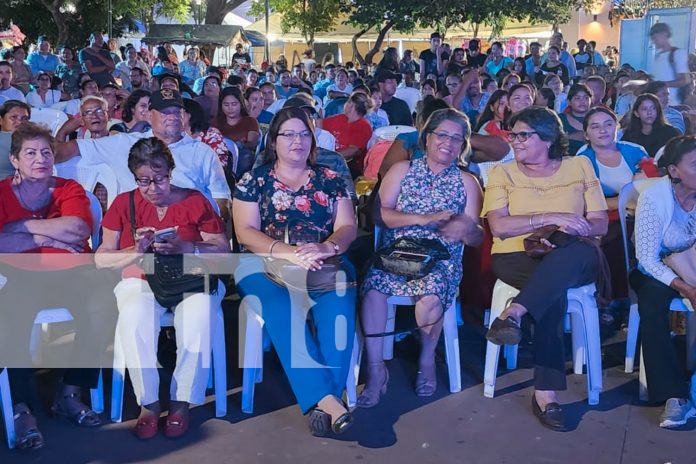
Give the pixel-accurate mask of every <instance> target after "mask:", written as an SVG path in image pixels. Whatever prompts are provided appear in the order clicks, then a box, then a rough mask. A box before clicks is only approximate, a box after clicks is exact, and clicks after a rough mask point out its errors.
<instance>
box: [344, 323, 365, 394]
mask: <svg viewBox="0 0 696 464" xmlns="http://www.w3.org/2000/svg"><path fill="white" fill-rule="evenodd" d="M359 332H360V328H357V327H356V329H355V335H354V336H353V352H352V354H351V356H350V369H348V378H347V379H346V403H348V407H349V408H353V407H355V405H356V403H357V401H358V393H357V388H358V378H359V376H360V361H361V358H362V337H361V336H360V335H359Z"/></svg>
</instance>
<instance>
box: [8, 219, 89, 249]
mask: <svg viewBox="0 0 696 464" xmlns="http://www.w3.org/2000/svg"><path fill="white" fill-rule="evenodd" d="M3 232H7V233H12V232H14V233H21V234H28V235H42V236H45V237H49V238H52V239H55V240H59V241H61V242H65V243H73V244H78V243H81V242H83V241H85V240H87V238H88V237H89V234H90V230H89V225H88V224H87V223H86V222H85V221H84V219H82V218H79V217H77V216H62V217H58V218H54V219H22V220H19V221H15V222H10V223H8V224H5V226H4V227H3Z"/></svg>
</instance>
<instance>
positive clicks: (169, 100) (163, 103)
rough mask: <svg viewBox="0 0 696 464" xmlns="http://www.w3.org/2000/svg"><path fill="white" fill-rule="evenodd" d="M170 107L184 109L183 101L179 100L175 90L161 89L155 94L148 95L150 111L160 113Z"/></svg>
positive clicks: (179, 97)
mask: <svg viewBox="0 0 696 464" xmlns="http://www.w3.org/2000/svg"><path fill="white" fill-rule="evenodd" d="M170 106H176V107H179V108H183V107H184V101H183V100H182V99H181V94H180V93H179V92H177V91H176V90H172V89H162V90H158V91H157V92H153V93H152V95H150V109H151V110H155V111H162V110H163V109H165V108H169V107H170Z"/></svg>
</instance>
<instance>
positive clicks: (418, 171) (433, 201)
mask: <svg viewBox="0 0 696 464" xmlns="http://www.w3.org/2000/svg"><path fill="white" fill-rule="evenodd" d="M465 207H466V188H465V187H464V182H463V181H462V176H461V171H460V170H459V168H458V167H457V165H456V163H453V164H452V165H451V166H449V167H448V168H446V169H445V170H443V171H442V172H440V173H439V174H435V173H433V172H432V171H431V170H430V168H429V167H428V164H427V162H426V159H425V158H420V159H416V160H413V161H412V162H411V167H410V168H409V170H408V172H407V173H406V176H405V177H404V179H403V181H402V182H401V191H400V192H399V196H398V198H397V201H396V210H397V211H400V212H403V213H408V214H430V213H436V212H439V211H445V210H449V211H453V212H454V213H455V214H461V213H463V212H464V208H465ZM399 237H416V238H431V239H438V240H440V241H441V242H442V243H443V244H444V245H445V246H446V247H447V250H448V251H449V253H450V259H448V260H442V261H438V262H437V264H436V265H435V267H434V268H433V270H432V271H431V272H430V273H429V274H428V275H427V276H425V277H423V278H422V279H413V280H408V279H407V278H406V277H404V276H399V275H395V274H391V273H389V272H385V271H382V270H380V269H377V268H376V267H375V266H371V267H370V269H369V271H368V273H367V276H366V277H365V280H364V281H363V284H362V288H361V293H362V294H363V295H364V294H366V293H367V292H368V291H369V290H377V291H378V292H380V293H383V294H385V295H398V296H422V295H437V296H438V297H439V298H440V302H441V303H442V306H443V308H445V309H447V308H448V307H449V306H450V304H452V302H453V301H454V298H455V297H456V294H457V288H458V286H459V282H460V281H461V279H462V274H463V271H462V255H463V253H464V245H463V244H462V242H450V241H448V240H446V239H445V238H444V237H443V236H442V234H440V232H439V231H438V230H437V228H436V227H434V226H407V227H400V228H398V229H386V230H384V231H383V233H382V237H381V240H380V242H381V243H380V244H379V246H380V247H382V246H385V245H388V244H390V243H393V242H394V241H396V239H398V238H399Z"/></svg>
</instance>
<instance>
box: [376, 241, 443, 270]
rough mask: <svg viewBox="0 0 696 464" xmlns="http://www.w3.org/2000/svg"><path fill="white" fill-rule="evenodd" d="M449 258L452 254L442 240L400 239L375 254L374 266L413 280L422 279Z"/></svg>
mask: <svg viewBox="0 0 696 464" xmlns="http://www.w3.org/2000/svg"><path fill="white" fill-rule="evenodd" d="M449 258H450V253H449V251H448V250H447V247H446V246H445V245H444V244H443V243H442V242H441V241H440V240H436V239H431V238H413V237H400V238H398V239H396V241H394V243H392V244H391V245H387V246H384V247H382V248H380V249H379V250H377V251H376V252H375V261H374V264H375V266H376V267H377V269H381V270H383V271H386V272H389V273H391V274H396V275H400V276H404V277H407V278H408V279H409V280H411V279H422V278H423V277H425V276H427V275H428V274H430V271H432V270H433V267H435V264H436V263H437V262H438V261H440V260H446V259H449Z"/></svg>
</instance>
